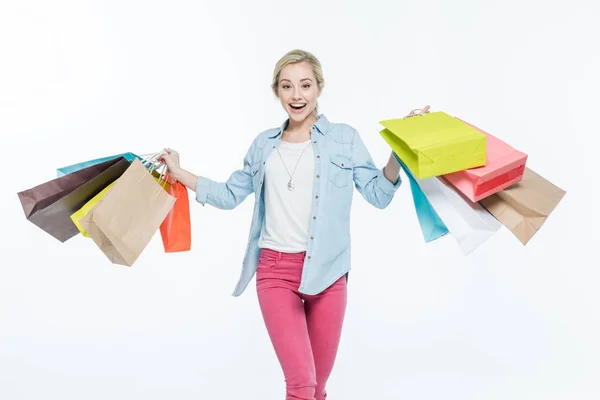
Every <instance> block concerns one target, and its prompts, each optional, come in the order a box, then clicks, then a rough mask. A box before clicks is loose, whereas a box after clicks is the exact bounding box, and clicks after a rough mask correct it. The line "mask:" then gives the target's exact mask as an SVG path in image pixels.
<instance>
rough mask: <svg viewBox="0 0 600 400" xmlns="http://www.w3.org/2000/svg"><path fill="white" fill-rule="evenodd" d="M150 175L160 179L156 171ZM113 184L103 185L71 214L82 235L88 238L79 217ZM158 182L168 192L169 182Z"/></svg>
mask: <svg viewBox="0 0 600 400" xmlns="http://www.w3.org/2000/svg"><path fill="white" fill-rule="evenodd" d="M152 175H153V176H154V180H156V181H158V180H159V179H160V175H159V174H158V173H156V172H153V173H152ZM114 184H115V182H113V183H111V184H110V185H108V186H107V187H105V188H104V189H103V190H102V191H101V192H100V193H98V194H97V195H96V196H94V197H92V198H91V199H90V201H88V202H87V203H85V204H84V205H83V207H81V208H80V209H79V210H77V211H75V212H74V213H73V214H72V215H71V220H72V221H73V223H74V224H75V226H76V227H77V229H79V232H81V234H82V235H83V236H84V237H87V238H89V237H90V235H89V234H88V233H87V231H86V230H85V229H84V228H83V226H82V225H81V223H80V221H81V219H82V218H83V217H85V216H86V215H87V213H88V212H90V210H91V209H92V208H94V206H95V205H96V204H97V203H98V202H99V201H100V199H101V198H103V197H104V196H105V195H106V194H107V193H108V191H109V190H110V188H112V187H113V185H114ZM160 184H161V186H162V187H163V189H165V190H166V191H167V192H169V189H170V184H169V183H167V182H164V181H161V182H160Z"/></svg>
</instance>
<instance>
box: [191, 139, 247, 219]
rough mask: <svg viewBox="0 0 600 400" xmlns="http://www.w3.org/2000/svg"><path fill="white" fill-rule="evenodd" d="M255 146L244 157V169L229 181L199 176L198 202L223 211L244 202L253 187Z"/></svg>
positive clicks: (233, 174) (234, 174)
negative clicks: (218, 180)
mask: <svg viewBox="0 0 600 400" xmlns="http://www.w3.org/2000/svg"><path fill="white" fill-rule="evenodd" d="M254 145H255V142H253V143H252V146H251V147H250V149H249V150H248V152H247V153H246V156H245V157H244V162H243V167H242V168H241V169H238V170H237V171H234V172H233V173H232V174H231V175H230V176H229V178H228V179H227V181H225V182H217V181H214V180H212V179H210V178H207V177H204V176H199V177H198V180H197V181H196V201H197V202H199V203H200V204H202V205H205V204H209V205H211V206H213V207H216V208H220V209H222V210H231V209H234V208H235V207H237V206H238V205H239V204H240V203H241V202H242V201H244V200H245V199H246V198H247V197H248V196H249V195H250V194H251V193H252V192H254V185H253V182H252V180H253V174H252V165H253V159H252V158H253V154H254Z"/></svg>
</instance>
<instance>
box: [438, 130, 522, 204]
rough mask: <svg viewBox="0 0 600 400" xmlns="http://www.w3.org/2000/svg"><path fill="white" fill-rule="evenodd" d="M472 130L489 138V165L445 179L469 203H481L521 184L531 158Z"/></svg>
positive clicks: (496, 139)
mask: <svg viewBox="0 0 600 400" xmlns="http://www.w3.org/2000/svg"><path fill="white" fill-rule="evenodd" d="M461 121H462V120H461ZM463 122H465V121H463ZM465 123H467V122H465ZM467 124H468V123H467ZM469 125H471V124H469ZM471 126H472V127H473V128H475V129H477V130H479V131H481V132H482V133H483V134H485V136H486V141H487V161H486V165H485V166H483V167H477V168H471V169H466V170H463V171H457V172H452V173H450V174H446V175H444V177H445V178H446V180H447V181H448V182H449V183H450V184H452V185H453V186H454V187H455V188H456V189H457V190H458V191H460V192H461V193H463V194H464V195H465V196H466V197H467V198H468V199H469V200H471V201H472V202H478V201H479V200H481V199H484V198H486V197H488V196H490V195H492V194H494V193H497V192H499V191H501V190H503V189H506V188H507V187H509V186H511V185H513V184H515V183H517V182H519V181H520V180H521V179H522V178H523V172H524V171H525V164H526V162H527V154H525V153H523V152H521V151H519V150H517V149H515V148H514V147H512V146H510V145H509V144H507V143H505V142H503V141H502V140H500V139H498V138H497V137H495V136H494V135H491V134H489V133H487V132H485V131H483V130H481V129H479V128H477V127H476V126H473V125H471Z"/></svg>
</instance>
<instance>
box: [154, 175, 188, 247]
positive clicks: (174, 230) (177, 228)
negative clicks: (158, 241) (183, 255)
mask: <svg viewBox="0 0 600 400" xmlns="http://www.w3.org/2000/svg"><path fill="white" fill-rule="evenodd" d="M169 183H171V185H170V187H169V188H168V189H167V193H169V194H170V195H171V196H173V197H175V198H176V199H177V200H175V205H174V206H173V208H172V209H171V211H169V214H167V217H166V218H165V220H164V221H163V222H162V224H161V225H160V236H161V238H162V242H163V247H164V250H165V252H166V253H175V252H180V251H189V250H190V249H191V246H192V223H191V219H190V199H189V196H188V191H187V188H186V187H185V185H183V184H182V183H181V182H172V181H170V182H169Z"/></svg>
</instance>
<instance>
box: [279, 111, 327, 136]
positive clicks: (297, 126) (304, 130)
mask: <svg viewBox="0 0 600 400" xmlns="http://www.w3.org/2000/svg"><path fill="white" fill-rule="evenodd" d="M317 120H318V118H317V116H316V115H314V114H311V115H310V116H308V117H306V118H305V119H304V120H303V121H299V122H296V121H293V120H292V119H290V120H289V123H288V126H287V128H285V131H284V132H283V136H282V139H283V140H285V141H286V142H292V143H300V142H306V141H307V140H310V127H311V125H312V124H314V123H315V122H317Z"/></svg>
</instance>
